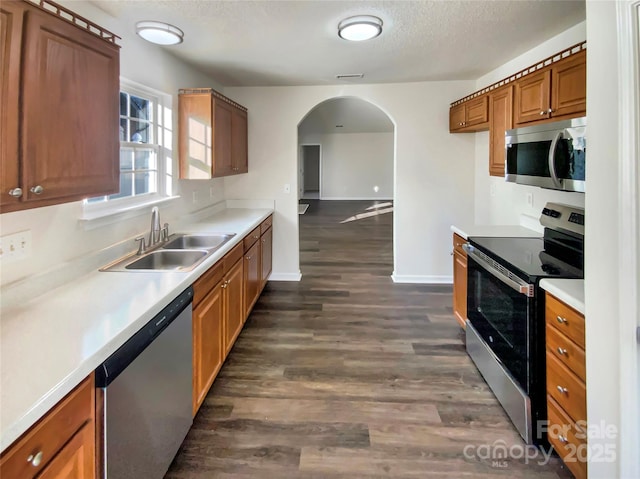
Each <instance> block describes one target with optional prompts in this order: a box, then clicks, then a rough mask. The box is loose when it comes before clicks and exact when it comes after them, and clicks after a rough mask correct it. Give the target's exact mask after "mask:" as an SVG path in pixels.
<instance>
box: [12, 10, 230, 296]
mask: <svg viewBox="0 0 640 479" xmlns="http://www.w3.org/2000/svg"><path fill="white" fill-rule="evenodd" d="M60 3H62V4H63V5H65V6H67V7H68V8H70V9H72V10H73V11H75V12H76V13H78V14H80V15H82V16H84V17H86V18H88V19H89V20H92V21H94V22H95V23H97V24H99V25H101V26H103V27H104V28H107V29H108V30H110V31H112V32H113V33H115V34H117V35H119V36H121V37H122V41H121V42H119V43H120V45H121V46H122V48H121V50H120V75H121V76H122V77H124V78H126V79H128V80H132V81H135V82H138V83H141V84H143V85H146V86H149V87H152V88H154V89H156V90H160V91H163V92H165V93H168V94H171V95H173V111H174V115H173V125H174V131H176V126H177V107H178V97H177V93H178V89H179V88H182V87H198V86H212V87H214V88H220V87H219V85H216V84H215V83H214V82H213V81H212V80H211V79H209V78H208V77H206V76H205V75H203V74H202V73H200V72H198V71H196V70H194V69H193V68H191V67H190V66H188V65H186V64H185V63H183V62H181V61H179V60H177V59H176V58H175V57H174V56H172V55H170V54H169V53H168V52H167V50H164V49H163V48H161V47H158V46H155V45H152V44H150V43H147V42H145V41H144V40H142V39H140V38H139V37H138V36H137V35H136V34H135V31H134V26H133V25H130V24H128V23H127V22H122V21H119V20H118V19H116V18H114V17H111V16H110V15H108V14H106V13H105V12H104V11H102V10H100V9H98V8H96V7H94V6H93V5H91V4H90V3H88V2H84V1H82V2H78V1H71V0H67V1H62V2H60ZM174 48H180V47H174ZM176 146H177V145H176V144H175V139H174V141H173V145H172V147H173V148H175V147H176ZM174 151H175V153H174V155H173V161H174V171H177V150H174ZM210 187H213V191H214V197H213V198H211V197H210ZM177 190H178V191H177V193H178V194H181V195H182V198H181V199H180V200H177V201H174V202H172V203H171V205H170V206H167V205H164V206H163V205H161V206H160V216H161V219H162V221H163V222H165V221H166V222H169V223H170V224H172V223H175V222H176V221H177V220H178V219H179V218H180V217H181V216H182V215H183V214H184V213H185V212H188V211H193V210H196V209H200V208H203V207H205V206H207V205H209V204H212V203H215V202H217V201H220V200H222V199H224V182H223V181H222V180H220V179H218V180H211V181H199V182H186V181H180V182H179V184H178V185H177ZM194 191H196V192H197V197H198V202H197V203H193V200H192V198H193V192H194ZM81 210H82V206H81V202H74V203H67V204H63V205H57V206H48V207H44V208H35V209H31V210H26V211H23V212H14V213H5V214H2V215H1V216H0V227H1V234H2V235H6V234H10V233H14V232H18V231H23V230H31V232H32V238H33V246H32V255H31V257H29V258H27V259H24V260H19V261H15V262H10V263H8V262H4V263H3V265H2V271H1V277H0V283H1V284H7V283H10V282H13V281H16V280H18V279H20V278H24V277H27V276H29V275H32V274H35V273H38V272H43V271H46V270H49V269H51V268H54V267H56V266H58V265H60V264H63V263H65V262H67V261H69V260H72V259H74V258H77V257H79V256H82V255H84V254H86V253H89V252H92V251H97V250H100V249H102V248H104V247H106V246H109V245H111V244H114V243H116V242H119V241H122V240H124V239H125V238H128V237H132V236H135V235H137V234H140V233H142V232H144V231H147V230H148V228H149V224H150V216H149V212H150V208H149V211H144V212H143V213H144V214H143V215H141V216H138V217H135V218H131V219H127V220H121V221H118V222H117V223H113V224H110V225H106V226H101V227H95V225H96V223H94V224H93V225H87V224H85V223H81V222H79V221H78V218H79V217H80V215H81ZM90 228H92V229H90ZM131 243H132V250H133V249H134V248H135V246H134V245H133V240H132V241H131Z"/></svg>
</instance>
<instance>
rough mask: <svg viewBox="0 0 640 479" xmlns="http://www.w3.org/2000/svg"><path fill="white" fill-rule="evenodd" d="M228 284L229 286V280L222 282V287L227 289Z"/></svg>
mask: <svg viewBox="0 0 640 479" xmlns="http://www.w3.org/2000/svg"><path fill="white" fill-rule="evenodd" d="M227 286H229V280H226V281H225V282H224V283H222V286H221V288H222V289H226V287H227Z"/></svg>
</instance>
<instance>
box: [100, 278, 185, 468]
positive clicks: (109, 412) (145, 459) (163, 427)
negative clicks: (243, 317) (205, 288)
mask: <svg viewBox="0 0 640 479" xmlns="http://www.w3.org/2000/svg"><path fill="white" fill-rule="evenodd" d="M192 299H193V288H191V287H189V288H188V289H187V290H185V291H184V292H182V293H181V294H180V295H179V296H178V297H177V298H176V299H175V300H173V301H172V302H171V304H169V305H168V306H167V307H166V308H164V309H163V310H162V311H161V312H160V314H158V315H157V316H156V317H155V318H153V319H152V320H151V321H149V323H147V324H146V325H145V326H144V327H143V328H142V329H141V330H140V331H138V332H137V333H136V334H135V335H134V336H133V337H132V338H131V339H129V340H128V341H127V342H126V343H125V344H124V345H122V347H120V348H119V349H118V350H117V351H116V352H115V353H113V354H112V355H111V356H110V357H109V359H107V360H106V361H105V362H104V363H102V364H101V365H100V367H99V368H98V369H96V387H98V388H99V390H98V398H99V400H100V398H102V406H103V408H102V412H103V414H104V417H103V420H104V421H103V427H104V431H103V433H104V437H103V439H104V443H103V447H102V450H101V453H102V454H101V455H102V461H101V462H102V470H103V477H105V478H107V479H134V478H135V479H142V478H144V479H155V478H158V479H161V478H162V477H163V476H164V475H165V473H166V472H167V469H168V468H169V465H170V464H171V461H172V460H173V458H174V456H175V454H176V452H177V451H178V449H179V447H180V445H181V444H182V441H183V440H184V437H185V436H186V435H187V432H188V431H189V428H190V427H191V424H192V421H193V420H192V375H193V374H192V367H193V366H192V364H193V362H192V361H193V360H192V332H191V301H192ZM98 410H100V409H99V408H98Z"/></svg>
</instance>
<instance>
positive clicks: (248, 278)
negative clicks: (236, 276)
mask: <svg viewBox="0 0 640 479" xmlns="http://www.w3.org/2000/svg"><path fill="white" fill-rule="evenodd" d="M261 244H262V242H260V241H256V243H254V245H253V246H252V247H251V248H249V250H248V251H246V252H245V253H244V292H245V296H244V298H245V318H246V317H248V316H249V313H250V312H251V308H253V305H254V304H255V302H256V300H257V299H258V296H259V295H260V284H261V283H262V272H261V270H260V245H261Z"/></svg>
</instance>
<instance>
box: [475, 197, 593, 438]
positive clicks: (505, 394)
mask: <svg viewBox="0 0 640 479" xmlns="http://www.w3.org/2000/svg"><path fill="white" fill-rule="evenodd" d="M540 223H541V224H542V225H543V226H545V230H544V237H543V238H504V237H500V238H495V237H470V238H469V242H468V243H467V244H466V245H464V249H465V251H466V252H467V256H468V273H467V274H468V277H467V280H468V286H467V288H468V289H467V291H468V296H467V316H468V319H467V328H466V342H467V352H468V353H469V355H470V356H471V358H472V359H473V361H474V363H475V364H476V366H477V367H478V369H479V371H480V372H481V373H482V375H483V377H484V379H485V380H486V381H487V383H488V384H489V386H490V387H491V389H492V391H493V392H494V394H495V396H496V398H497V399H498V400H499V401H500V404H502V407H503V408H504V409H505V411H506V412H507V414H508V415H509V417H510V418H511V420H512V422H513V424H514V425H515V426H516V428H517V429H518V431H519V432H520V435H521V436H522V437H523V439H524V440H525V441H526V442H527V443H528V444H545V442H546V435H545V433H544V430H545V428H544V426H546V419H547V413H546V400H545V355H544V350H545V328H544V306H545V300H544V298H545V296H544V294H543V293H544V292H543V291H542V290H541V289H540V287H539V283H540V280H541V279H543V278H583V277H584V274H583V251H584V210H582V209H580V208H576V207H573V206H567V205H561V204H555V203H547V205H546V206H545V208H544V209H543V211H542V215H541V216H540Z"/></svg>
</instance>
